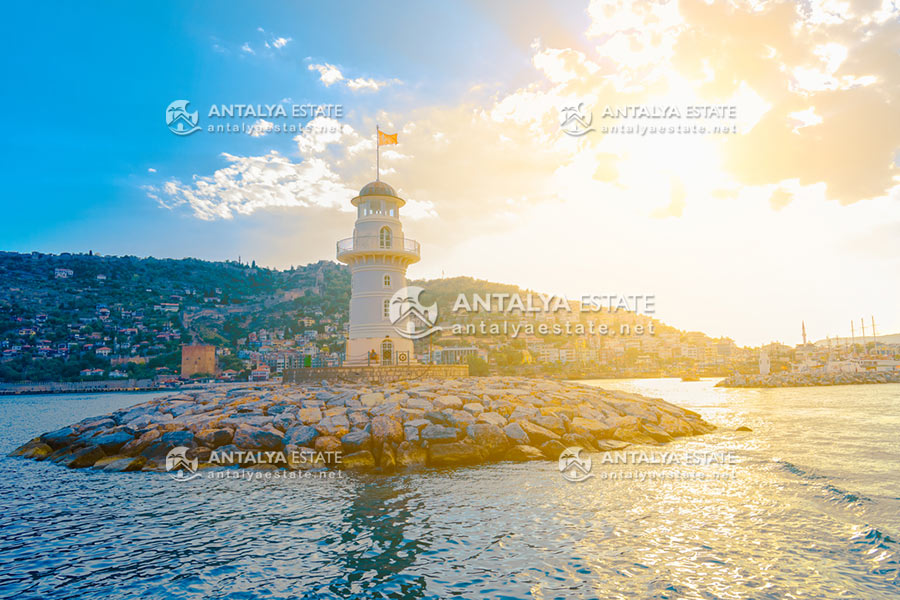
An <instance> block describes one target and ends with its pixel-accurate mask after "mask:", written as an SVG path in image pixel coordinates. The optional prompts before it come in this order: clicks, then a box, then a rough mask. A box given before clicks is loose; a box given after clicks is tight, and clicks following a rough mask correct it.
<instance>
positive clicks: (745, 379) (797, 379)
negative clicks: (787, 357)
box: [716, 371, 900, 388]
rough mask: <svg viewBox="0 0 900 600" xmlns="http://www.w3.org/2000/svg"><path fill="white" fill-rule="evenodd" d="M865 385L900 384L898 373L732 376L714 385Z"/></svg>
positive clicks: (743, 386) (812, 373)
mask: <svg viewBox="0 0 900 600" xmlns="http://www.w3.org/2000/svg"><path fill="white" fill-rule="evenodd" d="M866 383H900V372H893V373H892V372H884V371H882V372H874V371H865V372H861V373H825V372H806V373H774V374H771V375H741V374H737V375H732V376H731V377H726V378H725V379H723V380H722V381H720V382H719V383H717V384H716V386H718V387H742V388H776V387H809V386H817V385H860V384H866Z"/></svg>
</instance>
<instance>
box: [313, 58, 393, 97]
mask: <svg viewBox="0 0 900 600" xmlns="http://www.w3.org/2000/svg"><path fill="white" fill-rule="evenodd" d="M308 68H309V70H310V71H317V72H318V73H319V80H320V81H321V82H322V83H323V84H325V87H330V86H332V85H333V84H335V83H342V84H343V85H345V86H347V88H348V89H349V90H351V91H354V92H358V91H366V90H369V91H373V92H377V91H378V90H380V89H381V88H383V87H385V86H389V85H393V84H397V83H401V82H400V80H399V79H389V80H376V79H371V78H366V77H357V78H356V79H347V78H346V77H344V74H343V73H341V70H340V69H338V68H337V67H336V66H334V65H332V64H329V63H324V64H311V65H309V67H308Z"/></svg>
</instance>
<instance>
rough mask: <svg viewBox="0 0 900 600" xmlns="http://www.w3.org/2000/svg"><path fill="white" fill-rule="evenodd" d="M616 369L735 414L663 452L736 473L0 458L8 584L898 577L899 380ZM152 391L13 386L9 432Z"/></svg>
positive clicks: (899, 590) (85, 589) (649, 589)
mask: <svg viewBox="0 0 900 600" xmlns="http://www.w3.org/2000/svg"><path fill="white" fill-rule="evenodd" d="M604 385H605V386H607V387H618V388H620V389H628V390H633V391H638V392H641V393H645V394H648V395H653V396H660V397H664V398H666V399H667V400H669V401H672V402H674V403H676V404H681V405H683V406H686V407H689V408H692V409H693V410H696V411H698V412H700V413H701V414H703V416H704V417H705V418H706V419H708V420H710V421H711V422H713V423H716V424H717V425H720V426H721V427H722V431H720V432H717V433H714V434H711V435H708V436H703V437H700V438H693V439H689V440H683V441H678V442H675V443H673V444H669V445H666V446H664V447H660V448H655V449H653V450H661V451H677V452H687V451H694V452H709V451H715V452H720V451H723V450H724V449H728V450H731V451H733V452H734V453H735V454H736V455H737V456H738V459H739V464H737V465H735V467H734V468H735V475H734V477H733V478H726V479H712V478H707V479H704V480H697V479H686V478H682V479H659V480H653V481H647V480H644V481H641V480H639V479H634V478H630V479H629V478H624V477H623V478H611V477H610V476H609V475H610V473H612V472H623V471H624V472H626V473H631V474H632V475H633V474H634V472H635V471H637V470H644V471H647V470H648V468H647V465H611V464H603V462H602V461H601V459H600V457H599V455H594V469H593V472H594V474H595V476H594V477H592V478H591V479H589V480H587V481H585V482H583V483H567V482H565V481H564V480H563V479H562V478H561V476H560V473H559V471H558V470H557V467H556V465H555V464H552V463H549V462H542V463H528V464H496V465H487V466H482V467H476V468H469V469H457V470H455V471H445V470H430V471H426V472H424V473H412V474H401V475H395V476H391V477H379V476H352V475H344V476H343V477H341V478H336V479H328V480H307V481H253V482H247V481H240V480H206V479H200V480H195V481H192V482H188V483H181V482H176V481H173V480H171V479H169V478H168V477H167V476H165V475H150V474H146V473H134V474H130V473H125V474H105V473H98V472H93V471H91V470H81V471H72V470H68V469H64V468H61V467H58V466H56V465H52V464H45V463H36V462H32V461H24V460H19V459H11V458H6V457H5V456H4V457H3V458H2V459H0V486H2V493H0V598H17V599H21V598H69V597H73V598H74V597H77V598H135V597H147V598H151V597H152V598H288V597H290V598H347V597H357V598H377V597H384V598H416V597H423V598H424V597H429V598H430V597H435V598H438V597H439V598H444V597H449V596H453V595H461V596H464V597H499V596H505V597H515V598H525V597H536V598H573V597H591V598H593V597H602V598H679V597H688V598H754V599H755V598H783V597H786V596H790V595H794V596H797V597H810V598H812V597H819V598H823V597H828V598H840V597H847V598H851V597H852V598H860V597H865V598H896V597H897V596H898V594H900V585H898V579H897V578H898V568H900V564H898V557H897V543H896V542H895V541H894V540H896V539H897V537H896V534H897V533H898V532H900V500H898V498H900V482H898V478H897V477H896V475H895V469H896V465H897V464H900V448H898V443H897V441H896V440H897V433H898V431H900V420H898V419H900V417H896V416H891V415H897V414H898V413H900V411H898V410H897V408H898V406H900V385H898V386H895V385H884V386H849V387H843V388H824V389H821V388H820V389H797V390H763V391H757V390H721V389H716V388H713V387H712V382H710V381H707V380H704V381H702V382H699V383H683V382H680V381H675V380H644V381H626V382H621V381H620V382H604ZM138 401H140V399H139V398H136V397H134V396H127V395H122V396H115V395H112V396H109V395H108V396H85V397H72V396H68V397H66V396H53V397H31V398H29V399H22V398H16V399H10V398H0V410H2V413H3V415H4V419H3V422H2V427H0V449H2V450H3V452H4V454H5V453H6V452H8V451H10V450H11V449H12V448H14V447H15V446H16V445H18V444H20V443H22V442H24V441H25V440H27V439H28V438H30V437H32V436H34V435H36V434H37V433H40V432H42V431H46V430H50V429H53V428H55V427H58V426H61V425H63V424H66V423H69V422H73V421H77V420H79V419H81V418H83V417H85V416H88V415H92V414H99V413H103V412H108V411H109V410H112V409H113V408H115V407H118V406H126V405H130V404H133V403H135V402H138ZM48 407H51V408H48ZM737 425H749V426H750V427H751V428H753V430H754V431H753V432H752V433H736V432H734V431H733V428H734V427H736V426H737ZM667 468H668V467H659V468H657V467H654V469H653V470H666V469H667ZM717 468H719V467H695V468H693V469H688V470H694V471H696V470H697V469H707V470H714V469H717ZM604 475H605V476H604Z"/></svg>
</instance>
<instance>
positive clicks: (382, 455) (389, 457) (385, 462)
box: [378, 442, 397, 471]
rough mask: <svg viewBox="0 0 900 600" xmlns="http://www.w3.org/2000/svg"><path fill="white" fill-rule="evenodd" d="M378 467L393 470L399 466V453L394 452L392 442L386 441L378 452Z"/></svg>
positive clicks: (383, 469)
mask: <svg viewBox="0 0 900 600" xmlns="http://www.w3.org/2000/svg"><path fill="white" fill-rule="evenodd" d="M378 467H379V468H380V469H381V470H382V471H393V470H394V469H396V468H397V455H396V454H395V453H394V447H393V446H391V444H390V443H388V442H385V443H384V445H383V446H382V447H381V452H379V453H378Z"/></svg>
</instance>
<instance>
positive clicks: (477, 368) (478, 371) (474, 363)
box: [466, 354, 490, 377]
mask: <svg viewBox="0 0 900 600" xmlns="http://www.w3.org/2000/svg"><path fill="white" fill-rule="evenodd" d="M466 362H467V363H469V375H474V376H476V377H482V376H484V375H487V374H488V373H489V372H490V369H489V368H488V364H487V361H485V360H484V359H483V358H481V357H480V356H476V355H474V354H472V355H471V356H469V358H468V359H466Z"/></svg>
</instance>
